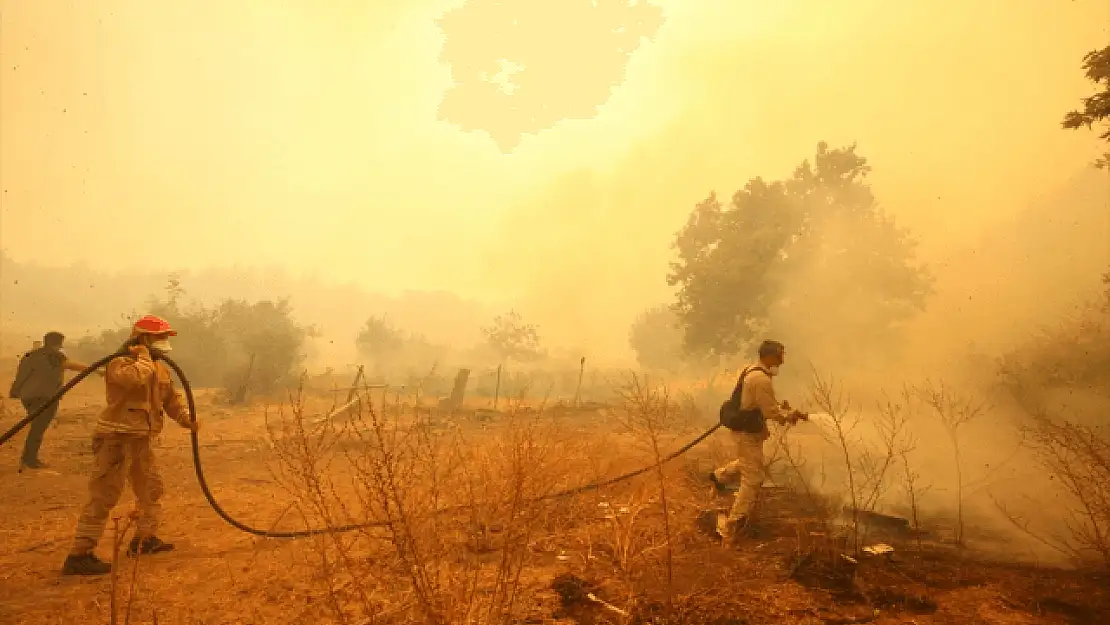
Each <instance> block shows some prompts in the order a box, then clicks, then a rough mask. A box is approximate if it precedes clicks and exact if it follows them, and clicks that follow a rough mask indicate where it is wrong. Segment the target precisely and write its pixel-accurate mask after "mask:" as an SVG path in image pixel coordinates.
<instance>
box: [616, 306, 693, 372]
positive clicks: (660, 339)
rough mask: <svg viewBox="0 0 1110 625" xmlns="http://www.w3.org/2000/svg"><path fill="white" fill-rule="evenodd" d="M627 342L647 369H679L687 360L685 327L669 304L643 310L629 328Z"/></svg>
mask: <svg viewBox="0 0 1110 625" xmlns="http://www.w3.org/2000/svg"><path fill="white" fill-rule="evenodd" d="M628 344H629V346H630V347H631V348H632V350H633V351H634V352H636V361H637V362H638V363H639V364H640V366H641V367H643V368H644V369H651V370H658V371H677V370H679V369H681V368H682V365H683V364H684V363H685V358H684V354H683V350H682V328H681V325H680V321H679V318H678V315H677V314H675V311H674V309H673V308H672V307H670V306H666V305H661V306H655V307H652V308H649V309H647V310H645V311H644V312H642V313H640V316H639V317H637V318H636V321H635V322H634V323H633V324H632V328H631V329H630V330H629V333H628Z"/></svg>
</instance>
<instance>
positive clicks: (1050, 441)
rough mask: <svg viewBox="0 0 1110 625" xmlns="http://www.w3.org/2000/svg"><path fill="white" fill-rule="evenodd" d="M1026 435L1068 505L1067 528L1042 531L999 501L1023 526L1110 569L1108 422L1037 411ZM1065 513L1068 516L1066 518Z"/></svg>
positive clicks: (1080, 561) (1085, 562) (1086, 562)
mask: <svg viewBox="0 0 1110 625" xmlns="http://www.w3.org/2000/svg"><path fill="white" fill-rule="evenodd" d="M1032 416H1033V423H1032V425H1030V426H1027V427H1026V428H1025V435H1026V440H1027V441H1028V442H1027V444H1028V446H1029V448H1030V449H1031V450H1032V451H1033V453H1034V454H1035V456H1036V458H1037V459H1038V460H1039V461H1040V464H1041V466H1042V467H1044V469H1045V470H1046V471H1047V472H1048V473H1049V476H1050V477H1051V478H1052V481H1053V483H1055V484H1056V485H1057V488H1058V489H1059V492H1061V493H1063V494H1064V495H1065V497H1066V501H1067V504H1066V506H1064V507H1061V509H1060V516H1059V517H1058V518H1057V520H1058V521H1061V522H1062V529H1058V530H1053V529H1046V530H1044V531H1037V530H1036V529H1035V528H1033V526H1032V523H1031V522H1030V521H1029V520H1027V519H1025V518H1022V517H1021V516H1019V515H1017V514H1015V513H1013V512H1011V511H1010V510H1009V509H1008V508H1007V507H1006V506H1005V505H1004V504H1002V503H1000V502H998V501H996V502H995V504H996V505H997V506H998V507H999V509H1000V510H1002V512H1003V513H1004V514H1005V515H1006V516H1007V517H1008V518H1009V519H1010V520H1011V521H1012V522H1013V523H1014V524H1016V525H1017V526H1018V527H1019V528H1020V529H1022V530H1023V531H1025V533H1027V534H1028V535H1030V536H1031V537H1033V538H1035V539H1037V540H1038V541H1040V542H1041V543H1042V544H1045V545H1047V546H1049V547H1052V548H1053V549H1056V550H1057V551H1059V552H1060V553H1062V554H1064V555H1066V556H1068V557H1069V558H1071V559H1072V560H1073V561H1074V562H1075V563H1076V564H1077V565H1079V566H1092V565H1096V566H1100V567H1102V568H1104V569H1106V570H1110V433H1108V432H1107V431H1106V429H1105V427H1096V426H1089V425H1084V424H1079V423H1071V422H1068V421H1065V420H1055V419H1051V418H1049V417H1048V416H1047V415H1046V414H1045V413H1044V412H1043V411H1036V412H1034V413H1033V415H1032ZM1061 517H1062V518H1061Z"/></svg>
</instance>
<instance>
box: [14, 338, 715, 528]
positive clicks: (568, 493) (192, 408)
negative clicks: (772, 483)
mask: <svg viewBox="0 0 1110 625" xmlns="http://www.w3.org/2000/svg"><path fill="white" fill-rule="evenodd" d="M130 355H131V354H130V351H129V350H127V349H126V348H125V349H122V350H120V351H118V352H116V353H114V354H112V355H110V356H105V357H104V358H101V359H100V360H98V361H96V362H94V363H93V364H91V365H89V366H88V367H87V368H86V369H85V370H83V371H81V372H80V373H78V374H77V375H76V376H74V378H73V379H72V380H70V381H69V382H67V383H66V384H65V386H63V387H62V388H61V390H59V391H58V392H57V393H55V394H54V395H53V396H52V397H50V399H48V400H47V401H46V403H45V404H43V405H42V406H39V407H38V408H37V409H35V410H34V411H32V412H30V413H29V414H28V415H27V416H26V417H24V418H23V419H21V420H20V421H19V423H16V424H15V426H13V427H12V428H10V429H9V430H8V431H6V432H4V433H3V434H2V435H0V445H3V444H4V443H6V442H7V441H8V440H10V439H11V438H12V437H13V436H15V435H16V434H17V433H18V432H19V431H20V430H22V429H23V428H25V427H27V425H28V424H29V423H31V422H32V421H34V420H35V417H37V416H39V415H40V414H42V413H43V412H44V411H45V410H46V409H47V408H48V407H50V406H52V405H53V404H56V403H57V402H58V401H60V400H61V399H62V397H63V396H64V395H65V394H66V393H68V392H69V391H70V390H71V389H72V388H73V387H74V386H77V385H78V384H79V383H80V382H81V380H84V379H85V378H86V377H88V376H89V375H91V374H92V373H93V372H94V371H96V370H97V369H99V368H100V367H103V366H104V365H106V364H108V363H109V362H111V361H112V360H113V359H115V358H118V357H120V356H130ZM152 356H153V357H154V358H157V359H160V360H163V361H165V363H166V364H167V365H169V367H170V368H171V369H173V371H174V373H176V374H177V378H178V379H179V380H180V381H181V387H182V389H183V390H184V392H185V400H186V403H187V405H188V408H189V416H190V417H191V418H192V419H193V421H196V418H197V409H196V402H195V401H194V399H193V387H192V386H191V385H190V384H189V379H188V378H187V377H186V376H185V372H184V371H182V370H181V367H180V366H178V364H177V363H176V362H174V361H173V359H171V358H170V357H169V356H167V355H166V354H164V353H162V352H157V351H154V350H152ZM719 427H721V426H720V424H719V423H718V424H716V425H714V426H713V427H711V428H709V429H708V430H706V431H705V432H704V433H702V434H701V435H700V436H698V437H697V438H695V439H694V440H692V441H690V442H689V443H687V444H685V445H683V446H682V447H681V448H679V449H678V450H676V451H674V452H672V453H670V454H669V455H667V456H665V457H663V458H662V459H660V460H659V462H658V464H663V463H666V462H670V461H671V460H674V459H675V458H677V457H679V456H681V455H682V454H684V453H686V452H688V451H690V450H691V449H693V448H694V447H695V446H696V445H698V444H699V443H701V442H702V441H704V440H705V439H707V438H709V436H710V435H711V434H713V433H714V432H716V431H717V428H719ZM189 438H190V442H191V444H192V451H193V469H194V470H195V471H196V475H197V483H198V484H199V485H200V490H201V492H202V493H203V494H204V498H205V500H207V501H208V505H209V506H210V507H211V508H212V510H213V511H215V512H216V514H217V515H219V517H220V518H221V519H223V520H224V521H226V522H227V524H228V525H230V526H232V527H234V528H235V529H237V530H240V531H242V532H246V533H248V534H253V535H255V536H261V537H264V538H304V537H307V536H318V535H321V534H333V533H338V532H350V531H354V530H359V529H367V528H373V527H388V526H389V525H390V523H389V522H388V521H374V522H369V523H352V524H348V525H339V526H334V527H321V528H314V529H305V530H293V531H274V530H264V529H258V528H256V527H251V526H250V525H247V524H246V523H243V522H242V521H239V520H238V519H236V518H235V517H233V516H231V515H230V514H228V512H227V511H226V510H224V509H223V507H222V506H220V503H219V502H218V501H216V497H215V496H214V495H213V494H212V490H211V489H210V488H209V487H208V480H207V479H206V478H205V476H204V467H203V465H202V463H201V459H200V441H199V439H198V438H197V433H196V432H191V433H190V435H189ZM656 466H658V465H657V464H651V465H648V466H646V467H643V468H640V469H637V470H635V471H630V472H628V473H624V474H622V475H618V476H617V477H614V478H610V479H608V480H600V481H597V482H592V483H590V484H586V485H584V486H578V487H576V488H571V489H567V490H563V491H559V492H557V493H552V494H550V495H544V496H542V497H535V498H532V499H530V500H529V503H537V502H540V501H545V500H551V499H559V498H563V497H572V496H574V495H580V494H582V493H586V492H589V491H593V490H598V489H601V488H604V487H606V486H612V485H613V484H616V483H618V482H623V481H626V480H630V479H632V478H634V477H637V476H639V475H642V474H644V473H646V472H648V471H650V470H652V469H654V468H655V467H656ZM466 507H467V506H455V507H451V508H444V509H440V510H437V511H436V512H435V514H444V513H447V512H450V511H455V510H462V509H465V508H466Z"/></svg>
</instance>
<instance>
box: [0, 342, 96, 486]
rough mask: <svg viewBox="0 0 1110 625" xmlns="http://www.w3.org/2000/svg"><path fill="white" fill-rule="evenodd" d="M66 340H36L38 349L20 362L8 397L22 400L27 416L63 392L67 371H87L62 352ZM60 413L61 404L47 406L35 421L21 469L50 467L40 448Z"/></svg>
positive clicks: (29, 432)
mask: <svg viewBox="0 0 1110 625" xmlns="http://www.w3.org/2000/svg"><path fill="white" fill-rule="evenodd" d="M65 340H66V337H65V336H64V335H63V334H62V333H61V332H47V333H46V336H44V337H42V343H39V342H38V341H35V344H36V345H37V347H35V348H34V349H32V350H31V351H29V352H27V353H26V354H24V355H23V357H22V358H20V359H19V366H18V367H17V368H16V372H15V380H13V381H12V386H11V389H9V390H8V396H9V397H11V398H12V399H18V400H19V401H20V402H21V403H22V404H23V408H24V409H25V410H26V411H27V414H31V413H33V412H35V411H37V410H39V409H42V408H43V406H46V404H47V402H48V401H49V400H50V398H51V397H53V396H54V395H55V394H57V392H58V391H60V390H61V389H62V385H63V384H64V382H65V372H66V371H84V370H85V368H86V367H87V365H85V364H82V363H80V362H77V361H75V360H73V359H71V358H70V357H69V356H67V355H66V353H65V351H64V350H63V349H62V345H63V344H64V343H65ZM57 414H58V402H54V403H53V404H51V405H49V406H46V408H45V409H44V410H42V412H40V413H39V416H37V417H35V419H34V421H31V427H30V428H28V430H27V438H26V440H24V442H23V455H22V456H21V457H20V461H19V470H20V471H21V472H22V471H23V469H25V468H26V469H45V468H47V465H46V463H45V462H43V461H42V460H40V459H39V449H40V448H41V447H42V439H43V437H44V436H45V435H46V429H47V428H48V427H50V423H51V422H52V421H54V417H55V416H57Z"/></svg>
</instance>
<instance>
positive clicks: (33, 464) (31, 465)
mask: <svg viewBox="0 0 1110 625" xmlns="http://www.w3.org/2000/svg"><path fill="white" fill-rule="evenodd" d="M49 468H50V465H48V464H46V463H45V462H43V461H41V460H38V459H35V460H24V461H23V462H21V463H20V465H19V470H20V471H22V470H23V469H32V470H34V469H49Z"/></svg>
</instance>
